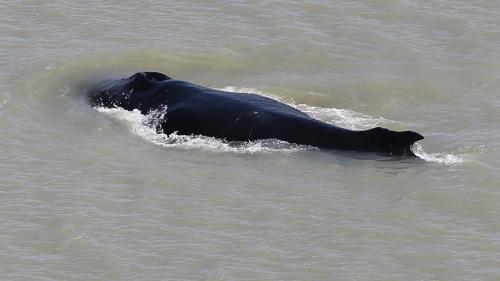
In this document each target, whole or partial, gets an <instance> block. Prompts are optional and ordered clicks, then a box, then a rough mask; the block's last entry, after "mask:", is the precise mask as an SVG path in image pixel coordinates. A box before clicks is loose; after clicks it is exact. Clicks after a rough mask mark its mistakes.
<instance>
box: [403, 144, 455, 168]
mask: <svg viewBox="0 0 500 281" xmlns="http://www.w3.org/2000/svg"><path fill="white" fill-rule="evenodd" d="M412 150H413V153H415V155H417V156H418V157H420V158H421V159H423V160H425V161H427V162H436V163H441V164H446V165H460V164H462V163H463V162H464V156H456V155H453V154H446V153H427V152H425V151H424V149H423V147H422V145H420V144H419V143H415V144H414V145H413V149H412Z"/></svg>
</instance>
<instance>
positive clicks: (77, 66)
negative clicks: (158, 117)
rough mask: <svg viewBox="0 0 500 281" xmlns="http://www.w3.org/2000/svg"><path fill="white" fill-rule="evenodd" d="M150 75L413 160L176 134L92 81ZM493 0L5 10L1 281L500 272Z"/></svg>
mask: <svg viewBox="0 0 500 281" xmlns="http://www.w3.org/2000/svg"><path fill="white" fill-rule="evenodd" d="M144 70H149V71H160V72H163V73H165V74H167V75H169V76H171V77H174V78H177V79H182V80H189V81H192V82H195V83H198V84H202V85H205V86H209V87H213V88H218V89H226V90H232V91H238V92H252V93H258V94H262V95H266V96H270V97H273V98H275V99H279V100H281V101H283V102H286V103H288V104H290V105H292V106H295V107H298V108H299V109H301V110H303V111H306V112H307V113H309V114H311V115H312V116H314V117H316V118H318V119H321V120H324V121H326V122H331V123H334V124H337V125H339V126H343V127H348V128H352V129H366V128H371V127H374V126H384V127H388V128H391V129H394V130H414V131H417V132H419V133H421V134H423V135H424V136H425V137H426V138H425V139H424V140H423V141H421V142H419V143H418V145H416V146H415V147H414V150H415V152H416V153H417V155H419V158H418V159H401V158H395V157H388V156H380V155H374V154H364V153H352V152H336V151H321V150H317V149H314V148H310V147H303V146H297V145H293V144H288V143H284V142H278V141H273V140H268V141H261V142H253V143H239V144H234V143H226V142H223V141H220V140H216V139H211V138H206V137H194V136H193V137H185V136H165V135H160V134H156V133H155V132H154V131H153V130H152V129H151V128H150V127H148V126H147V124H148V123H150V122H148V118H151V116H143V115H141V114H139V113H137V112H127V111H123V110H119V109H99V108H91V107H90V106H89V105H88V104H87V103H86V101H85V98H84V96H85V93H84V88H85V86H84V85H88V83H89V82H92V81H96V80H97V79H103V78H108V77H123V76H128V75H130V74H132V73H134V72H137V71H144ZM499 77H500V4H499V2H497V1H487V0H477V1H465V0H463V1H459V0H457V1H452V0H449V1H444V0H436V1H417V0H404V1H395V0H383V1H339V0H332V1H319V0H317V1H213V0H204V1H197V0H187V1H184V0H181V1H151V0H146V1H116V0H110V1H69V0H26V1H22V0H17V1H15V0H4V1H1V2H0V129H1V130H0V139H1V141H0V279H1V280H304V281H306V280H357V281H359V280H366V281H369V280H384V281H386V280H500V219H499V217H500V187H499V186H500V184H499V183H500V93H499V88H500V78H499Z"/></svg>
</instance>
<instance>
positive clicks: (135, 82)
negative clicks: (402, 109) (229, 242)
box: [87, 72, 424, 156]
mask: <svg viewBox="0 0 500 281" xmlns="http://www.w3.org/2000/svg"><path fill="white" fill-rule="evenodd" d="M87 94H88V100H89V103H90V104H91V105H92V106H96V107H108V108H113V107H120V108H123V109H125V110H134V109H137V110H139V111H140V112H141V113H143V114H148V113H150V112H151V111H154V110H158V109H162V108H165V107H166V114H164V115H163V116H162V119H161V120H160V122H159V126H157V130H158V132H161V133H165V134H167V135H168V134H172V133H174V132H175V133H177V134H180V135H204V136H209V137H215V138H220V139H224V140H227V141H253V140H260V139H278V140H282V141H287V142H290V143H295V144H300V145H309V146H314V147H318V148H322V149H332V150H349V151H360V152H377V153H384V154H391V155H401V156H415V154H414V153H413V152H412V151H411V146H412V145H413V143H415V142H416V141H419V140H422V139H423V138H424V137H423V136H422V135H420V134H418V133H416V132H413V131H403V132H397V131H392V130H389V129H386V128H381V127H376V128H372V129H368V130H359V131H357V130H349V129H346V128H341V127H338V126H335V125H332V124H328V123H325V122H322V121H320V120H317V119H314V118H312V117H310V116H309V115H308V114H306V113H304V112H302V111H300V110H298V109H296V108H294V107H291V106H289V105H287V104H284V103H281V102H279V101H276V100H274V99H271V98H268V97H264V96H260V95H256V94H251V93H249V94H242V93H233V92H227V91H220V90H216V89H211V88H207V87H204V86H200V85H196V84H193V83H190V82H186V81H181V80H176V79H172V78H170V77H168V76H167V75H165V74H162V73H158V72H139V73H136V74H133V75H132V76H130V77H128V78H122V79H116V80H106V81H102V82H100V83H98V84H97V85H95V86H94V87H93V88H91V89H90V90H89V91H88V93H87Z"/></svg>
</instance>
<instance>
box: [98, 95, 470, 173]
mask: <svg viewBox="0 0 500 281" xmlns="http://www.w3.org/2000/svg"><path fill="white" fill-rule="evenodd" d="M220 90H223V91H231V92H236V93H241V94H245V93H255V94H258V95H262V96H266V97H269V98H272V99H275V100H278V101H280V102H283V103H286V104H287V105H290V106H292V107H295V108H297V109H299V110H301V111H303V112H305V113H307V114H309V115H310V116H311V117H313V118H316V119H319V120H322V121H324V122H327V123H330V124H334V125H336V126H341V127H345V128H348V129H352V130H364V129H368V128H373V127H376V126H381V125H383V124H387V123H395V121H392V120H388V119H385V118H382V117H377V118H376V117H373V116H370V115H367V114H362V113H359V112H355V111H352V110H347V109H337V108H323V107H316V106H310V105H306V104H294V103H292V102H289V101H286V100H284V99H283V98H280V97H276V96H273V95H270V94H268V93H265V92H261V91H258V90H256V89H252V88H236V87H225V88H222V89H220ZM96 110H98V111H99V112H102V113H105V114H107V115H109V116H111V117H112V118H114V119H116V120H119V121H125V122H126V123H127V125H128V126H129V129H130V131H131V132H132V133H133V134H135V135H137V136H140V137H141V138H143V139H145V140H147V141H149V142H152V143H154V144H157V145H161V146H164V147H176V148H183V149H205V150H209V151H214V152H235V153H249V154H252V153H265V152H285V153H291V152H298V151H303V150H310V149H316V148H313V147H310V146H304V145H297V144H291V143H288V142H285V141H280V140H277V139H267V140H257V141H250V142H227V141H224V140H221V139H217V138H213V137H207V136H202V135H189V136H188V135H178V134H176V133H173V134H170V135H166V134H163V133H158V129H159V128H160V127H159V126H160V122H161V120H163V119H164V117H165V115H166V113H167V108H166V106H165V107H163V108H160V109H157V110H154V111H151V112H150V113H148V114H147V115H143V114H141V112H140V111H139V110H138V109H134V110H133V111H128V110H125V109H123V108H104V107H97V108H96ZM413 152H414V153H415V155H417V156H418V157H420V158H421V159H423V160H425V161H428V162H436V163H442V164H446V165H459V164H461V163H463V162H464V159H463V158H462V157H459V156H456V155H453V154H445V153H426V152H425V151H424V149H423V147H422V145H420V144H419V143H415V144H414V146H413Z"/></svg>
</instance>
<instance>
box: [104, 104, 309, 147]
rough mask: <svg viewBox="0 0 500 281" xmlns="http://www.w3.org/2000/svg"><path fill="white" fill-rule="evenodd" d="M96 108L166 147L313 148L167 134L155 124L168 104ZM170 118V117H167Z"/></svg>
mask: <svg viewBox="0 0 500 281" xmlns="http://www.w3.org/2000/svg"><path fill="white" fill-rule="evenodd" d="M96 110H98V111H99V112H102V113H105V114H107V115H108V116H110V117H112V118H113V119H116V120H119V121H123V122H125V123H126V124H127V125H128V127H129V129H130V131H131V132H132V133H133V134H135V135H137V136H140V137H141V138H143V139H145V140H147V141H149V142H152V143H154V144H157V145H160V146H164V147H175V148H182V149H205V150H209V151H215V152H217V151H218V152H223V151H229V152H236V153H250V154H251V153H260V152H262V153H265V152H277V151H279V152H297V151H301V150H306V149H310V147H308V146H304V145H296V144H291V143H288V142H285V141H280V140H276V139H269V140H259V141H250V142H227V141H224V140H221V139H217V138H213V137H207V136H201V135H190V136H186V135H178V134H176V133H173V134H170V135H166V134H162V133H157V131H156V126H157V125H159V122H158V121H160V120H161V119H162V118H163V116H164V115H165V113H166V108H163V109H162V110H157V111H153V112H151V113H149V114H148V115H143V114H141V112H140V111H139V110H137V109H134V110H133V111H128V110H125V109H123V108H104V107H97V108H96ZM167 122H168V121H167Z"/></svg>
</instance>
